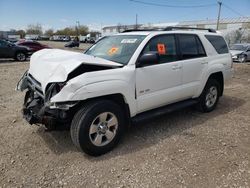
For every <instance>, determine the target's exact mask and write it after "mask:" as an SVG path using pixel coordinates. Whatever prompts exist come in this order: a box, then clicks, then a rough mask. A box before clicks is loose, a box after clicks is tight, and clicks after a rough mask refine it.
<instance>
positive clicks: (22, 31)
mask: <svg viewBox="0 0 250 188" xmlns="http://www.w3.org/2000/svg"><path fill="white" fill-rule="evenodd" d="M16 34H17V35H20V37H21V39H23V38H24V37H25V31H24V30H22V29H21V30H18V31H16Z"/></svg>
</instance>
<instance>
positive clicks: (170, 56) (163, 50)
mask: <svg viewBox="0 0 250 188" xmlns="http://www.w3.org/2000/svg"><path fill="white" fill-rule="evenodd" d="M147 52H158V53H159V55H160V62H159V63H168V62H173V61H177V60H178V56H177V53H176V45H175V37H174V35H161V36H157V37H154V38H152V39H151V40H150V41H149V43H148V44H147V45H146V47H145V48H144V50H143V54H144V53H147ZM152 65H153V63H152Z"/></svg>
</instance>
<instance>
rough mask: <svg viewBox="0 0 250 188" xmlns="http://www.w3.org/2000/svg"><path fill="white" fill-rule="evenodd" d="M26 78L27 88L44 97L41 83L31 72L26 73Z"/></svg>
mask: <svg viewBox="0 0 250 188" xmlns="http://www.w3.org/2000/svg"><path fill="white" fill-rule="evenodd" d="M27 80H28V86H29V88H30V89H31V90H33V91H34V92H35V93H37V94H38V95H39V96H40V97H42V98H44V94H43V91H42V85H41V83H40V82H38V81H37V80H36V79H35V78H34V77H33V76H32V75H31V74H28V75H27Z"/></svg>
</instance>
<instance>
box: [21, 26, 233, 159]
mask: <svg viewBox="0 0 250 188" xmlns="http://www.w3.org/2000/svg"><path fill="white" fill-rule="evenodd" d="M199 30H200V29H197V28H196V29H194V28H193V29H192V30H190V28H176V27H168V28H165V29H161V30H160V29H156V30H147V31H145V30H135V31H131V30H130V31H125V32H123V33H120V34H116V35H113V36H107V37H104V38H103V39H101V40H99V41H98V42H97V43H96V44H94V45H93V46H91V47H90V48H89V49H88V50H86V51H85V52H84V53H76V52H69V51H64V50H59V49H44V50H41V51H38V52H36V53H35V54H33V55H32V56H31V60H30V68H29V70H28V71H27V72H26V73H25V74H24V75H23V77H22V78H21V80H20V81H19V83H18V85H17V89H18V90H21V91H24V90H26V94H25V98H24V105H23V115H24V117H25V119H26V120H27V121H28V122H29V123H30V124H44V125H45V126H46V127H47V128H52V127H53V126H57V127H58V126H59V127H60V126H63V125H64V124H68V125H70V132H71V137H72V140H73V143H74V144H75V145H76V146H77V147H78V148H79V149H81V150H83V151H84V152H85V153H87V154H89V155H94V156H97V155H101V154H104V153H106V152H108V151H110V150H111V149H113V148H114V146H116V145H117V144H118V142H119V140H120V138H121V136H122V134H123V133H124V130H125V128H126V126H127V125H129V124H130V122H132V121H138V120H141V119H145V118H149V117H152V116H155V115H161V114H164V113H166V112H170V111H173V110H176V109H179V108H183V107H186V106H189V105H194V104H196V105H197V106H198V107H199V109H200V110H201V111H203V112H210V111H212V110H214V109H215V107H216V105H217V103H218V100H219V98H220V97H221V96H222V94H223V89H224V83H225V81H226V80H228V79H229V78H230V77H231V76H232V70H233V69H232V65H233V64H232V58H231V55H230V53H229V50H228V46H227V44H226V42H225V40H224V39H223V37H222V36H221V35H220V34H218V33H216V31H214V30H212V29H208V30H207V31H199Z"/></svg>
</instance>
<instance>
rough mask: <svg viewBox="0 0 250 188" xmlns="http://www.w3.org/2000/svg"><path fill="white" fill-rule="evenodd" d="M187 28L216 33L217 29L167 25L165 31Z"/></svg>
mask: <svg viewBox="0 0 250 188" xmlns="http://www.w3.org/2000/svg"><path fill="white" fill-rule="evenodd" d="M185 29H192V30H204V31H208V32H210V33H216V30H214V29H211V28H199V27H175V26H169V27H166V28H165V29H164V30H163V31H173V30H185Z"/></svg>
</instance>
